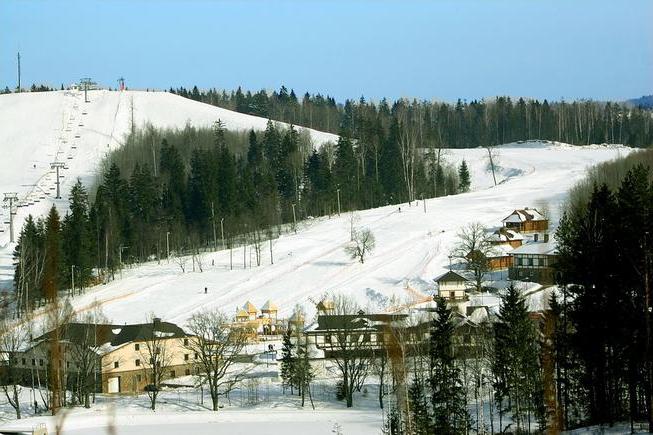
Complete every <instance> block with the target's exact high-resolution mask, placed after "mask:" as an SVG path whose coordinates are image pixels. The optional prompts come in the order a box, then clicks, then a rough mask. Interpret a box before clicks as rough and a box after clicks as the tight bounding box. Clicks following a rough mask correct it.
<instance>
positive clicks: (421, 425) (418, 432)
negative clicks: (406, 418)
mask: <svg viewBox="0 0 653 435" xmlns="http://www.w3.org/2000/svg"><path fill="white" fill-rule="evenodd" d="M408 399H409V401H410V412H411V414H412V424H413V430H412V435H427V434H430V433H432V428H431V426H432V423H431V416H430V414H429V408H428V404H427V399H426V391H425V388H424V385H422V382H421V380H420V379H419V378H418V377H414V378H413V381H412V382H411V384H410V388H409V389H408Z"/></svg>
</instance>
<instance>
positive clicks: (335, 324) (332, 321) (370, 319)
mask: <svg viewBox="0 0 653 435" xmlns="http://www.w3.org/2000/svg"><path fill="white" fill-rule="evenodd" d="M407 317H408V315H407V314H332V315H326V316H318V318H317V328H315V329H314V330H313V331H325V330H334V329H335V330H343V329H344V330H374V331H378V330H381V329H383V327H384V325H387V324H391V323H392V322H396V321H400V320H404V319H406V318H407Z"/></svg>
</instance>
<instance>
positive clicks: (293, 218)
mask: <svg viewBox="0 0 653 435" xmlns="http://www.w3.org/2000/svg"><path fill="white" fill-rule="evenodd" d="M292 229H293V231H295V234H297V216H296V215H295V203H294V202H293V203H292Z"/></svg>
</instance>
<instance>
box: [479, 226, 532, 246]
mask: <svg viewBox="0 0 653 435" xmlns="http://www.w3.org/2000/svg"><path fill="white" fill-rule="evenodd" d="M488 238H489V239H490V241H491V242H495V243H496V242H510V241H513V240H524V236H523V235H522V234H521V233H519V232H517V231H515V230H510V229H508V228H505V227H501V228H498V229H496V230H494V231H493V232H492V234H490V236H489V237H488Z"/></svg>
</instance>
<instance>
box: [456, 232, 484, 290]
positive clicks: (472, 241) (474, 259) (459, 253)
mask: <svg viewBox="0 0 653 435" xmlns="http://www.w3.org/2000/svg"><path fill="white" fill-rule="evenodd" d="M493 251H494V249H493V246H492V242H491V240H490V234H489V233H488V231H487V229H486V228H485V227H484V226H483V225H481V224H480V223H478V222H473V223H470V224H469V225H467V226H464V227H463V228H461V230H460V232H459V233H458V244H457V245H456V246H455V248H454V250H453V252H452V254H453V256H454V257H456V258H458V259H460V260H462V261H463V262H465V263H466V264H467V268H468V269H469V270H471V271H472V272H474V281H475V284H476V290H477V291H481V289H482V285H483V279H484V277H485V274H486V273H487V272H488V271H489V269H490V262H489V259H488V257H489V256H490V255H491V254H492V253H493Z"/></svg>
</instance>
